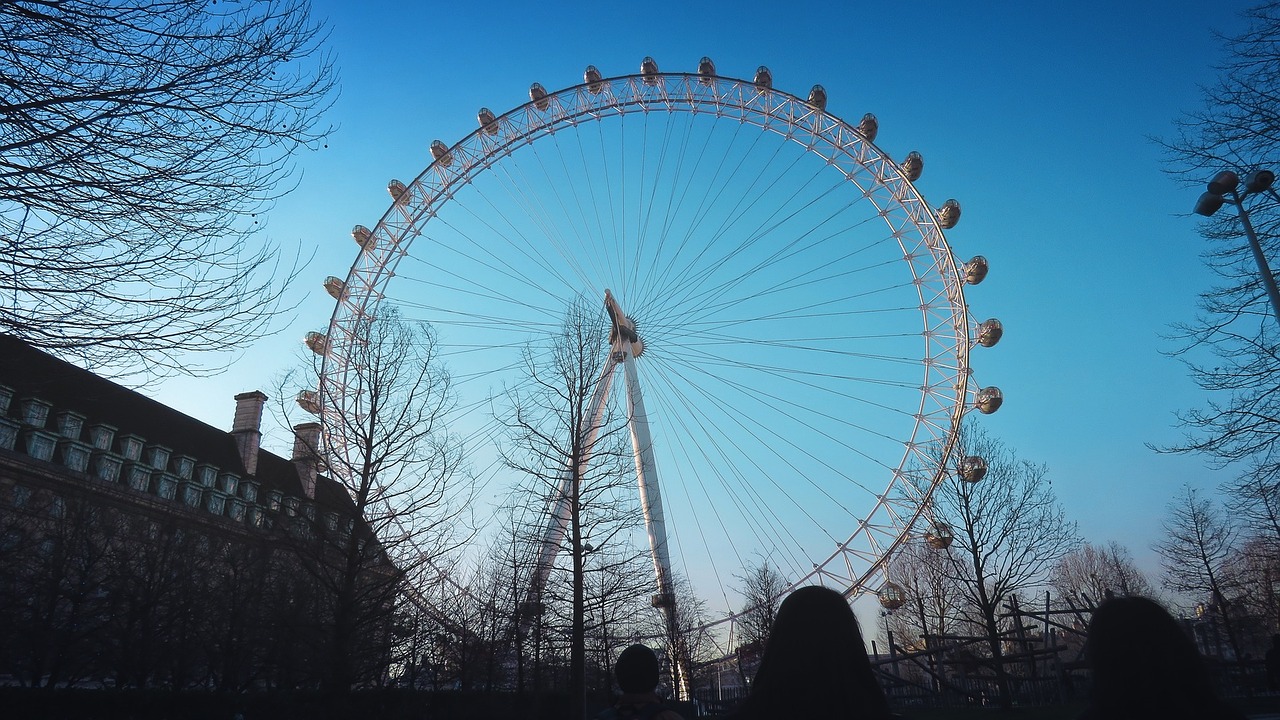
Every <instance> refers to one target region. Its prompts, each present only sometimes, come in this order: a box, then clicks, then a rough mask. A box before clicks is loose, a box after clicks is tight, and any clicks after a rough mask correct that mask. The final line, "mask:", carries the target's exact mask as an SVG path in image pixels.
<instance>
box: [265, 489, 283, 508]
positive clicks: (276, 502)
mask: <svg viewBox="0 0 1280 720" xmlns="http://www.w3.org/2000/svg"><path fill="white" fill-rule="evenodd" d="M282 502H284V493H282V492H280V491H279V490H272V491H271V492H269V493H267V509H268V510H270V511H271V512H280V505H281V503H282Z"/></svg>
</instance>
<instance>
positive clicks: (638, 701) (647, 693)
mask: <svg viewBox="0 0 1280 720" xmlns="http://www.w3.org/2000/svg"><path fill="white" fill-rule="evenodd" d="M613 675H614V677H616V678H617V679H618V688H619V689H621V690H622V696H621V697H619V698H618V701H617V702H615V703H614V704H613V707H611V708H608V709H606V710H605V711H604V712H602V713H600V714H599V715H597V716H596V717H597V718H598V719H599V720H632V719H634V720H684V719H683V718H682V717H680V713H677V712H676V711H674V710H671V709H669V708H667V707H666V706H665V705H663V704H662V699H661V698H659V697H658V695H657V693H655V692H654V691H655V690H656V689H657V688H658V656H657V655H654V654H653V651H652V650H650V649H649V648H647V647H645V646H644V645H632V646H630V647H628V648H627V649H625V650H623V651H622V652H621V653H620V654H619V655H618V660H617V662H615V663H614V664H613Z"/></svg>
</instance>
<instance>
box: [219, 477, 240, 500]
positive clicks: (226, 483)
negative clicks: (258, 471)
mask: <svg viewBox="0 0 1280 720" xmlns="http://www.w3.org/2000/svg"><path fill="white" fill-rule="evenodd" d="M239 484H240V476H239V475H236V474H235V473H222V474H221V475H219V476H218V489H219V490H221V491H222V492H224V493H226V494H228V495H235V494H236V487H238V486H239Z"/></svg>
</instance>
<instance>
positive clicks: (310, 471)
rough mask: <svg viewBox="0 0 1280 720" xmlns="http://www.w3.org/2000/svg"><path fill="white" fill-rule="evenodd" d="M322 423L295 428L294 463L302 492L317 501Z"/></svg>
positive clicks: (296, 426) (303, 424)
mask: <svg viewBox="0 0 1280 720" xmlns="http://www.w3.org/2000/svg"><path fill="white" fill-rule="evenodd" d="M320 442H321V436H320V423H315V422H310V423H302V424H301V425H294V426H293V457H292V458H290V459H291V460H292V461H293V464H294V467H296V468H297V469H298V479H299V480H301V481H302V492H303V493H304V494H306V496H307V498H309V499H311V500H315V499H316V477H317V476H318V475H319V474H320V457H321V455H320V453H321V450H322V448H321V447H320Z"/></svg>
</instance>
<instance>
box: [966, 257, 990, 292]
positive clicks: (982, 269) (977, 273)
mask: <svg viewBox="0 0 1280 720" xmlns="http://www.w3.org/2000/svg"><path fill="white" fill-rule="evenodd" d="M989 269H991V268H990V265H989V264H988V263H987V259H986V258H984V257H982V256H981V255H974V256H973V257H972V258H969V262H967V263H965V264H964V281H965V282H967V283H969V284H970V285H977V284H978V283H980V282H982V281H983V280H986V279H987V270H989Z"/></svg>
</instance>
